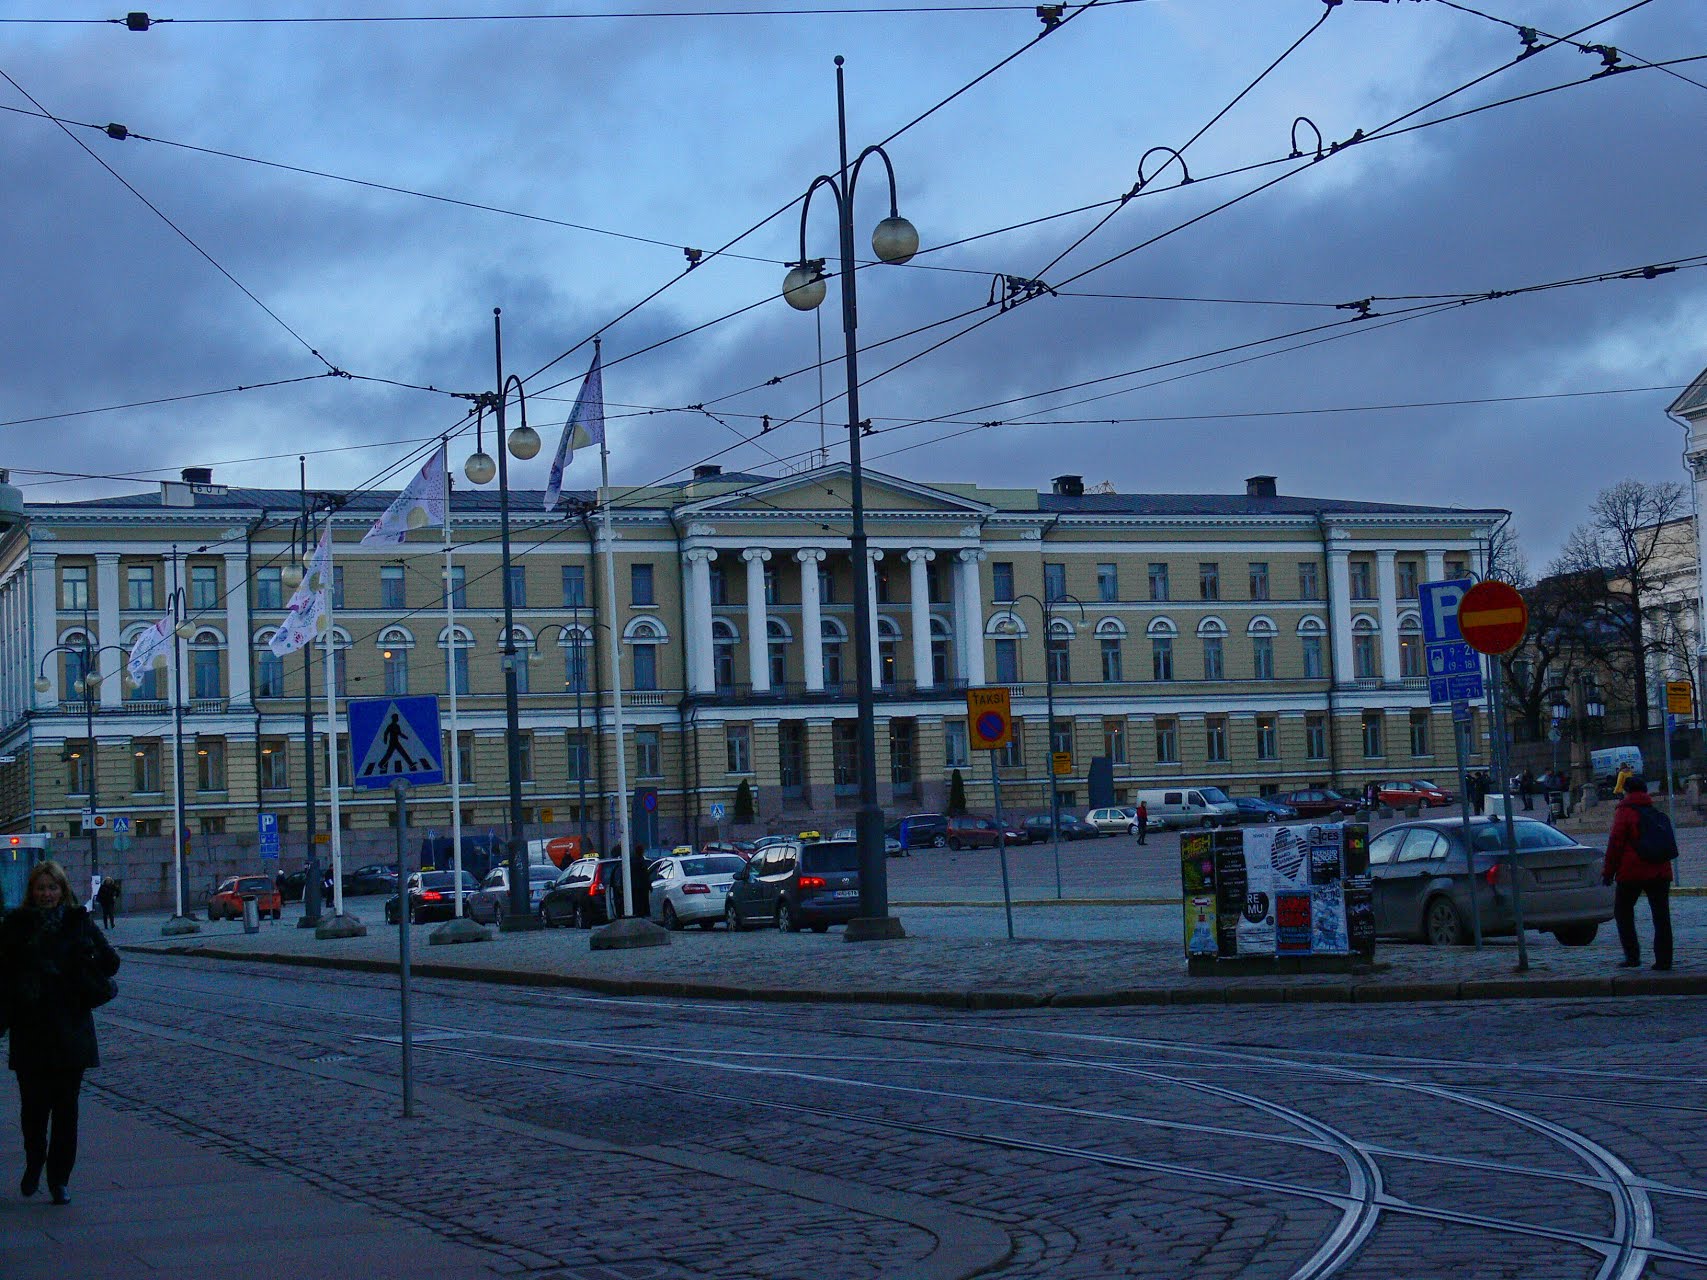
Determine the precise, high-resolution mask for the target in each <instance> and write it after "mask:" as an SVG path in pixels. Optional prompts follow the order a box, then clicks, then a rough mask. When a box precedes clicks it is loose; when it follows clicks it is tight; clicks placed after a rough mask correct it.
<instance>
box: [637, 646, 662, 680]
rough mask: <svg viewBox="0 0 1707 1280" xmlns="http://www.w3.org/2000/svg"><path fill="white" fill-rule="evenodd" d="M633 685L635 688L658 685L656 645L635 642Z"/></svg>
mask: <svg viewBox="0 0 1707 1280" xmlns="http://www.w3.org/2000/svg"><path fill="white" fill-rule="evenodd" d="M634 687H635V688H636V689H656V688H657V687H658V646H657V645H655V644H637V645H635V646H634Z"/></svg>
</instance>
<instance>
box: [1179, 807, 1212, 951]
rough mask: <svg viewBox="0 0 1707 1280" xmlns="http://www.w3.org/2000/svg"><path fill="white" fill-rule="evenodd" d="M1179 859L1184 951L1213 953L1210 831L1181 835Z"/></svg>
mask: <svg viewBox="0 0 1707 1280" xmlns="http://www.w3.org/2000/svg"><path fill="white" fill-rule="evenodd" d="M1179 859H1180V885H1181V887H1182V888H1183V889H1184V892H1185V952H1186V954H1187V955H1188V956H1195V955H1214V954H1215V952H1216V947H1215V936H1214V934H1215V926H1214V908H1215V853H1214V850H1213V848H1212V847H1211V845H1210V841H1209V833H1208V832H1207V831H1192V832H1188V833H1186V834H1185V835H1182V836H1181V837H1180V842H1179ZM1205 938H1207V941H1205Z"/></svg>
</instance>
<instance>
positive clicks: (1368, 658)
mask: <svg viewBox="0 0 1707 1280" xmlns="http://www.w3.org/2000/svg"><path fill="white" fill-rule="evenodd" d="M1351 673H1352V675H1353V676H1355V677H1357V679H1359V680H1373V679H1375V637H1374V636H1372V635H1370V634H1369V633H1368V632H1367V631H1360V632H1358V633H1357V634H1356V635H1354V636H1353V637H1352V638H1351Z"/></svg>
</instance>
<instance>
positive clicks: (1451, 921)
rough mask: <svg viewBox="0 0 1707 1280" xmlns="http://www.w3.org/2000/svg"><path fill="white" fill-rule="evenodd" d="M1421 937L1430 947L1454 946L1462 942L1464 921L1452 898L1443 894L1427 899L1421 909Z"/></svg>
mask: <svg viewBox="0 0 1707 1280" xmlns="http://www.w3.org/2000/svg"><path fill="white" fill-rule="evenodd" d="M1423 937H1425V938H1426V939H1428V944H1429V945H1430V946H1431V947H1456V946H1461V945H1462V944H1463V942H1464V921H1463V920H1462V919H1460V918H1459V915H1458V908H1457V907H1455V906H1454V905H1453V904H1452V899H1451V898H1448V897H1445V896H1444V895H1442V896H1438V897H1434V898H1431V899H1429V904H1428V906H1427V907H1426V908H1425V909H1424V910H1423Z"/></svg>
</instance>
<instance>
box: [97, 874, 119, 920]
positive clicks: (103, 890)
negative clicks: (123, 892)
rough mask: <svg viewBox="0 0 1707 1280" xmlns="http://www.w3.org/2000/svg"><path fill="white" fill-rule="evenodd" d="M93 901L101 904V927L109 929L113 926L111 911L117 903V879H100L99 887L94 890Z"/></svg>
mask: <svg viewBox="0 0 1707 1280" xmlns="http://www.w3.org/2000/svg"><path fill="white" fill-rule="evenodd" d="M95 901H96V902H98V903H100V904H101V925H102V927H103V928H106V929H111V928H112V927H113V911H114V909H115V908H116V907H117V906H118V904H119V884H118V881H117V880H103V881H101V887H100V888H99V889H98V890H96V892H95Z"/></svg>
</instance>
